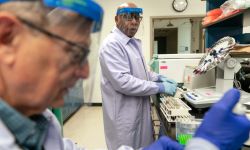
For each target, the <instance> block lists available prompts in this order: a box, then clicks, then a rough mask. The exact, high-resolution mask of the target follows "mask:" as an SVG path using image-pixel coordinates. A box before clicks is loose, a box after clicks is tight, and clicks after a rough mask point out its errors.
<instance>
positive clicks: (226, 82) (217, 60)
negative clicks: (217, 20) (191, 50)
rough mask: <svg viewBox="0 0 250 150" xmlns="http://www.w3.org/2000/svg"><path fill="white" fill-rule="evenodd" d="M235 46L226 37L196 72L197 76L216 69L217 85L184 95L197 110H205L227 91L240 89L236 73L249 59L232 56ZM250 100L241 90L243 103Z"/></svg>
mask: <svg viewBox="0 0 250 150" xmlns="http://www.w3.org/2000/svg"><path fill="white" fill-rule="evenodd" d="M234 46H235V40H234V38H232V37H224V38H222V39H220V40H219V41H217V42H216V43H215V44H214V46H212V48H211V50H210V51H209V53H208V54H206V55H205V56H204V57H203V58H202V59H201V61H200V63H199V65H198V66H197V67H196V69H195V70H194V73H195V74H203V73H206V72H209V70H211V69H213V68H215V67H216V74H215V77H216V85H215V86H211V87H203V88H197V89H194V90H191V91H189V92H186V93H185V94H183V96H184V98H185V99H186V100H187V101H188V102H189V103H190V104H191V105H193V106H194V107H195V108H205V107H209V106H211V105H212V104H213V103H215V102H217V101H218V100H219V99H220V97H221V96H222V95H223V93H224V92H225V91H227V90H228V89H230V88H233V87H234V86H236V87H237V88H238V89H240V83H239V82H238V80H237V79H236V77H235V75H236V73H237V72H238V71H239V70H240V69H241V67H242V66H241V62H244V61H246V60H248V61H249V57H248V56H246V55H241V53H238V54H234V56H233V57H232V56H230V55H229V54H230V51H231V50H232V49H233V47H234ZM249 100H250V94H249V93H246V92H244V91H243V90H241V102H242V103H245V102H247V101H249Z"/></svg>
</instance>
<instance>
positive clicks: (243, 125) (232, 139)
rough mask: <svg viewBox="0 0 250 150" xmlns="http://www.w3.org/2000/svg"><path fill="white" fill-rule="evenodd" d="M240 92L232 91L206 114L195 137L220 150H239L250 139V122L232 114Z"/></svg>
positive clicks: (241, 116)
mask: <svg viewBox="0 0 250 150" xmlns="http://www.w3.org/2000/svg"><path fill="white" fill-rule="evenodd" d="M239 98H240V92H239V91H238V90H237V89H231V90H229V91H228V92H226V93H225V94H224V96H223V97H222V98H221V100H220V101H219V102H218V103H216V104H214V105H213V106H212V108H211V109H210V110H209V111H208V112H207V113H206V115H205V117H204V120H203V122H202V124H201V125H200V127H199V128H198V130H197V131H196V134H195V137H200V138H203V139H205V140H207V141H209V142H211V143H213V144H214V145H216V146H217V147H218V148H219V149H220V150H238V149H240V147H241V146H242V144H243V143H244V142H245V141H246V140H247V139H248V137H249V131H250V121H249V120H248V119H247V118H246V116H245V115H236V114H235V113H233V112H232V110H233V108H234V106H235V105H236V103H237V102H238V101H239Z"/></svg>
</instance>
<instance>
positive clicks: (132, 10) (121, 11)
mask: <svg viewBox="0 0 250 150" xmlns="http://www.w3.org/2000/svg"><path fill="white" fill-rule="evenodd" d="M131 13H136V14H142V13H143V12H142V8H121V9H118V10H117V12H116V15H120V14H131Z"/></svg>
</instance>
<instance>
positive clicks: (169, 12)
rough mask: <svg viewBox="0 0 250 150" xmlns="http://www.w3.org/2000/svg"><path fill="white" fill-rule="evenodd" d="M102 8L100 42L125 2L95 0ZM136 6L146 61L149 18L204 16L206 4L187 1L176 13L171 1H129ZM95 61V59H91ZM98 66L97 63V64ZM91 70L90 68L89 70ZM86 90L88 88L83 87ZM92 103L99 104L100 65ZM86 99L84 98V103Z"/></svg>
mask: <svg viewBox="0 0 250 150" xmlns="http://www.w3.org/2000/svg"><path fill="white" fill-rule="evenodd" d="M96 1H97V2H98V3H99V4H101V6H102V7H103V8H104V11H105V14H104V20H103V26H102V27H103V28H102V32H101V41H103V39H104V38H105V37H106V36H107V35H108V33H109V32H110V31H111V30H112V28H113V26H114V25H115V21H114V16H115V13H116V9H117V6H119V5H120V4H122V3H124V2H128V1H125V0H96ZM131 2H134V3H136V4H137V6H138V7H141V8H143V21H142V23H141V27H140V29H139V31H138V34H137V37H139V38H140V39H141V40H142V43H143V45H142V48H143V52H144V56H145V58H146V61H147V62H149V59H150V49H151V47H150V42H151V41H150V17H175V16H176V17H178V16H180V15H181V16H183V15H184V16H189V15H204V14H205V9H206V6H205V5H206V4H205V3H206V2H205V1H201V0H189V1H188V2H189V5H188V7H187V9H186V10H185V11H184V12H182V13H177V12H175V11H174V10H173V9H172V0H131ZM92 59H94V60H96V58H92ZM97 64H99V61H98V62H97ZM90 69H91V68H90ZM84 88H88V87H84ZM85 92H86V91H85ZM91 99H92V102H94V103H95V102H101V92H100V65H98V66H97V71H96V74H95V84H94V93H93V96H92V98H91ZM86 101H88V98H85V102H86Z"/></svg>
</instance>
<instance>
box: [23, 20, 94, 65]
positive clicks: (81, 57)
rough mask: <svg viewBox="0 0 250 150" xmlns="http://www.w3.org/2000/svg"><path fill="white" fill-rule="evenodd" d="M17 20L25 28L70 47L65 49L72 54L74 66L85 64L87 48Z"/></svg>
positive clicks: (27, 22) (24, 21) (28, 22)
mask: <svg viewBox="0 0 250 150" xmlns="http://www.w3.org/2000/svg"><path fill="white" fill-rule="evenodd" d="M18 19H19V20H20V21H21V22H23V23H24V24H26V25H27V26H29V27H31V28H33V29H35V30H37V31H39V32H41V33H43V34H45V35H47V36H49V37H51V38H54V39H57V40H59V41H61V42H63V43H66V44H67V45H69V46H70V49H67V51H69V52H71V53H72V54H73V56H72V57H73V60H72V61H73V63H74V64H80V65H83V64H84V63H85V62H86V59H87V56H88V54H89V52H90V50H89V49H88V48H87V47H84V46H82V45H79V44H77V43H74V42H71V41H69V40H66V39H64V38H62V37H61V36H59V35H56V34H53V33H51V32H49V31H47V30H45V29H42V28H40V27H38V26H37V25H35V24H33V23H31V22H30V21H27V20H25V19H23V18H20V17H18Z"/></svg>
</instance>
